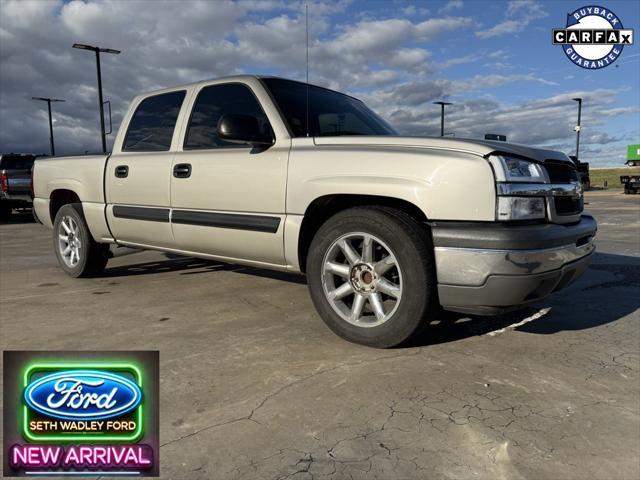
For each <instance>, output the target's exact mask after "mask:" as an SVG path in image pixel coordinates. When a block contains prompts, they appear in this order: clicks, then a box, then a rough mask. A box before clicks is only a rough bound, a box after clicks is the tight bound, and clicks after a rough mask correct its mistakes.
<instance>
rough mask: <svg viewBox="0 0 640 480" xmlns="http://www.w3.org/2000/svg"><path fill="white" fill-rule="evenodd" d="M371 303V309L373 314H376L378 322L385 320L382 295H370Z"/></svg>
mask: <svg viewBox="0 0 640 480" xmlns="http://www.w3.org/2000/svg"><path fill="white" fill-rule="evenodd" d="M369 303H370V304H371V308H372V309H373V313H375V315H376V318H377V319H378V320H382V319H384V317H385V313H384V305H382V298H381V297H380V294H379V293H372V294H371V295H369Z"/></svg>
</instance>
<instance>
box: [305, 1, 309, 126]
mask: <svg viewBox="0 0 640 480" xmlns="http://www.w3.org/2000/svg"><path fill="white" fill-rule="evenodd" d="M304 20H305V30H306V34H307V137H308V136H309V4H308V3H305V4H304Z"/></svg>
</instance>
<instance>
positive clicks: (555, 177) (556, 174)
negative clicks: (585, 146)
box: [544, 160, 580, 183]
mask: <svg viewBox="0 0 640 480" xmlns="http://www.w3.org/2000/svg"><path fill="white" fill-rule="evenodd" d="M544 168H546V170H547V174H548V175H549V180H550V181H551V183H571V182H579V181H580V175H579V174H578V170H577V169H576V167H575V165H573V163H569V162H560V161H557V160H547V161H545V162H544Z"/></svg>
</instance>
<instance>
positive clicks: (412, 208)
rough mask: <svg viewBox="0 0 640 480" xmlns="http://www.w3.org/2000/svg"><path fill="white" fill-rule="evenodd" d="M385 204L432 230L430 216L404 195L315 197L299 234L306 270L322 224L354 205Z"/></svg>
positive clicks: (300, 254) (301, 262) (300, 258)
mask: <svg viewBox="0 0 640 480" xmlns="http://www.w3.org/2000/svg"><path fill="white" fill-rule="evenodd" d="M366 206H372V207H373V206H385V207H390V208H394V209H396V210H400V211H403V212H405V213H406V214H408V215H409V216H411V217H412V218H413V219H414V220H416V221H417V222H418V223H419V224H421V225H423V226H424V228H425V229H428V226H427V224H426V222H427V216H426V214H425V213H424V211H423V210H422V209H420V208H419V207H418V206H417V205H415V204H413V203H411V202H409V201H408V200H404V199H402V198H396V197H387V196H382V195H361V194H342V193H341V194H329V195H323V196H321V197H318V198H316V199H315V200H313V201H312V202H311V203H310V204H309V206H308V207H307V209H306V210H305V213H304V216H303V219H302V223H301V226H300V233H299V235H298V252H297V253H298V262H299V266H300V271H302V272H303V273H306V264H307V255H308V253H309V247H310V245H311V241H312V240H313V237H314V236H315V234H316V233H317V232H318V230H319V229H320V227H321V226H322V225H323V224H324V223H325V222H326V221H327V220H328V219H329V218H331V217H333V216H334V215H335V214H337V213H339V212H341V211H343V210H347V209H349V208H353V207H366Z"/></svg>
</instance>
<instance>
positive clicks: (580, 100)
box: [571, 97, 582, 102]
mask: <svg viewBox="0 0 640 480" xmlns="http://www.w3.org/2000/svg"><path fill="white" fill-rule="evenodd" d="M571 100H574V101H576V102H582V99H581V98H579V97H578V98H572V99H571Z"/></svg>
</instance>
